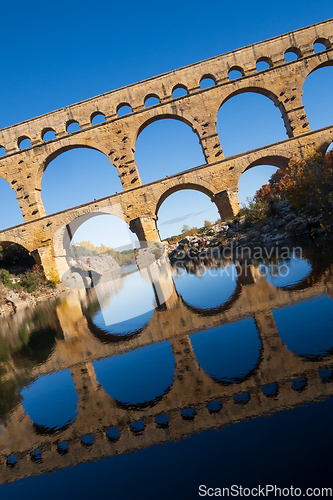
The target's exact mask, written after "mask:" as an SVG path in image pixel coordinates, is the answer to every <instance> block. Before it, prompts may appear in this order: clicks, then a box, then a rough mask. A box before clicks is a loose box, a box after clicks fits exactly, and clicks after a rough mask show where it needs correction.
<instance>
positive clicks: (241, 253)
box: [172, 245, 303, 277]
mask: <svg viewBox="0 0 333 500" xmlns="http://www.w3.org/2000/svg"><path fill="white" fill-rule="evenodd" d="M295 258H297V259H303V252H302V248H301V247H287V246H285V247H278V246H276V247H261V246H258V247H253V248H251V247H237V246H235V247H233V246H232V245H231V246H229V247H223V248H221V247H215V248H213V249H208V250H205V251H204V252H200V254H198V253H197V252H193V251H192V249H191V248H190V249H188V250H186V251H185V250H183V251H181V252H179V253H178V254H177V259H175V260H174V261H173V262H172V265H173V267H174V268H176V269H177V273H178V274H183V273H184V272H186V269H187V268H188V267H190V268H194V269H195V273H196V274H198V275H200V276H203V275H204V274H206V273H208V274H209V275H210V276H220V275H221V274H222V273H223V274H224V275H225V276H230V275H232V277H239V276H240V275H245V276H246V275H247V274H248V273H252V271H253V269H254V268H259V270H260V274H261V275H262V276H267V275H271V276H272V275H274V276H277V275H279V276H282V277H285V276H288V274H289V271H290V267H289V265H288V264H289V262H290V261H291V260H292V259H295ZM232 264H233V265H232Z"/></svg>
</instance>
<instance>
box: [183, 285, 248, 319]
mask: <svg viewBox="0 0 333 500" xmlns="http://www.w3.org/2000/svg"><path fill="white" fill-rule="evenodd" d="M241 291H242V285H241V283H240V280H239V278H238V279H237V282H236V288H235V290H234V292H233V294H232V295H231V297H229V299H228V300H227V301H226V302H224V304H221V305H220V306H218V307H212V308H211V309H200V308H198V307H193V306H191V305H190V304H187V303H186V302H185V300H184V299H183V297H182V296H181V295H180V298H181V301H182V303H183V304H184V306H185V307H186V308H187V309H188V310H189V311H191V312H192V313H194V314H197V315H198V316H215V315H216V314H221V313H224V312H225V311H228V309H230V307H231V306H232V305H233V303H234V302H236V300H238V298H239V297H240V294H241Z"/></svg>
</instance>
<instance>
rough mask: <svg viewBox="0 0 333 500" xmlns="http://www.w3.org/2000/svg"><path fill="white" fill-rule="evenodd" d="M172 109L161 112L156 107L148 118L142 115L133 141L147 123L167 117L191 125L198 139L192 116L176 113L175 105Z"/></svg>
mask: <svg viewBox="0 0 333 500" xmlns="http://www.w3.org/2000/svg"><path fill="white" fill-rule="evenodd" d="M152 111H153V110H152ZM173 111H174V112H173V113H170V112H165V111H163V112H162V113H161V111H160V109H156V110H154V113H152V115H151V116H149V117H148V118H146V116H144V120H143V121H142V123H141V124H140V125H139V127H138V129H137V131H136V135H135V142H136V141H137V139H138V137H139V135H140V134H141V132H142V131H143V130H144V129H145V128H147V127H148V126H149V125H151V124H152V123H154V122H156V121H158V120H168V119H171V120H178V121H180V122H182V123H185V125H188V126H189V127H191V129H192V130H193V132H194V133H195V134H197V136H198V139H199V140H200V136H199V134H198V131H197V128H196V127H195V126H194V123H193V119H192V117H191V116H188V115H184V114H179V113H178V109H177V108H176V107H174V109H173Z"/></svg>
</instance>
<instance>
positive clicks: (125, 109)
mask: <svg viewBox="0 0 333 500" xmlns="http://www.w3.org/2000/svg"><path fill="white" fill-rule="evenodd" d="M129 113H133V109H132V106H131V105H130V104H128V103H127V102H122V103H120V104H118V106H117V115H118V116H119V117H120V116H124V115H128V114H129Z"/></svg>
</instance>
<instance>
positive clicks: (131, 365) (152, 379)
mask: <svg viewBox="0 0 333 500" xmlns="http://www.w3.org/2000/svg"><path fill="white" fill-rule="evenodd" d="M175 364H176V360H175V356H174V353H173V350H172V347H171V345H170V342H169V341H168V340H164V341H162V342H158V343H153V344H150V345H146V346H145V347H144V348H142V349H139V350H132V351H130V352H125V353H123V354H122V355H117V356H112V357H109V358H108V359H104V360H99V361H96V362H94V370H95V373H96V380H97V381H98V383H100V384H101V385H102V387H103V389H104V391H105V392H106V393H107V394H109V395H110V396H111V398H112V399H113V400H114V401H115V402H116V403H117V406H118V407H120V408H123V409H125V410H128V409H130V410H135V409H138V410H140V409H143V408H149V407H153V406H155V405H156V404H157V403H158V402H160V401H161V400H162V399H163V398H164V397H165V395H166V394H168V393H169V392H170V390H171V389H172V387H173V384H174V381H175V377H176V370H175V368H176V367H175Z"/></svg>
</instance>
